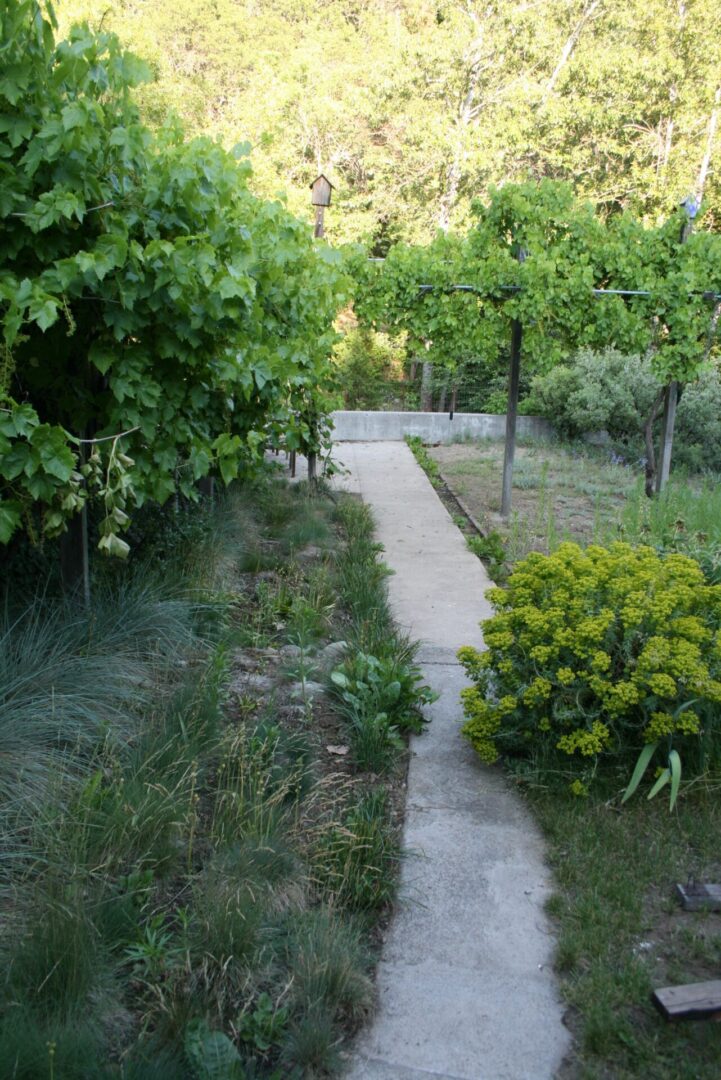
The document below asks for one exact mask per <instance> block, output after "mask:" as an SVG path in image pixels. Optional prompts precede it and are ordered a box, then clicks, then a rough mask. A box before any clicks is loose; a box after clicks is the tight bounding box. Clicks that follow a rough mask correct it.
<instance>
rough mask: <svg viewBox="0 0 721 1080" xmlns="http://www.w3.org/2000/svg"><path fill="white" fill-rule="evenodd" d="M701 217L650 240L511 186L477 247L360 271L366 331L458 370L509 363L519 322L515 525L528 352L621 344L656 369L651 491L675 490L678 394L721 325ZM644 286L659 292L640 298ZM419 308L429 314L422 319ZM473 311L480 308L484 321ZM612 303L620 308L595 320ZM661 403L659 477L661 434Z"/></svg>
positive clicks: (718, 255) (510, 417)
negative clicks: (470, 360) (484, 360)
mask: <svg viewBox="0 0 721 1080" xmlns="http://www.w3.org/2000/svg"><path fill="white" fill-rule="evenodd" d="M695 209H696V208H695V207H694V208H690V207H689V205H688V203H685V204H682V206H681V207H680V208H679V210H678V212H677V213H676V214H674V215H673V216H672V217H671V218H670V219H669V221H667V222H664V223H663V224H662V225H660V226H658V227H656V228H648V227H646V226H644V225H643V224H642V223H641V222H639V221H638V220H636V219H635V218H633V217H632V216H631V215H628V214H623V215H619V216H618V217H617V218H614V219H611V220H609V221H603V220H601V219H600V218H598V217H597V216H596V215H595V213H594V211H593V209H592V208H591V207H590V206H588V205H586V204H580V203H577V202H576V201H575V199H574V197H573V194H572V191H571V189H570V188H569V187H568V186H567V185H564V184H558V183H555V182H551V181H544V182H542V183H541V184H538V185H537V184H524V185H512V184H509V185H506V186H505V187H503V188H501V189H497V190H493V191H492V192H491V195H490V201H489V203H488V204H487V205H481V204H480V203H476V204H475V206H474V212H475V214H476V218H477V224H476V225H475V227H474V228H472V229H471V230H470V231H469V233H468V234H467V236H465V237H457V236H451V235H445V234H441V235H439V236H438V237H437V238H436V240H435V241H433V242H432V243H431V244H430V245H428V246H427V247H425V248H412V247H406V246H404V245H397V246H396V247H395V248H391V249H390V251H389V252H388V255H387V256H386V258H385V259H384V260H372V261H366V262H365V266H364V267H363V266H361V265H360V263H359V264H358V265H357V266H356V279H357V282H358V287H357V291H356V310H357V311H358V314H359V318H360V319H361V321H362V322H365V323H366V324H368V325H384V326H386V328H388V329H390V330H392V331H393V330H396V331H401V330H405V331H406V332H407V333H408V335H409V340H410V341H411V343H412V344H418V345H419V346H420V345H422V346H423V347H424V349H425V353H426V356H427V357H428V359H432V360H434V361H436V362H440V363H441V364H445V365H446V366H452V365H453V362H454V358H455V357H456V356H459V355H462V354H463V352H464V351H465V352H468V351H469V350H473V351H474V352H475V353H476V354H477V355H483V352H484V351H485V352H486V353H487V354H491V353H492V350H495V352H496V354H497V353H498V352H499V351H500V349H501V348H503V347H505V345H506V343H507V341H508V329H509V327H508V324H509V322H510V342H511V348H510V368H509V380H508V408H507V419H506V447H505V455H504V470H503V488H502V499H501V513H502V514H504V515H506V516H507V515H508V514H509V513H510V509H511V483H512V473H513V458H514V451H515V430H516V418H517V409H518V385H519V375H520V364H521V350H522V346H523V350H524V353H525V352H528V353H529V355H530V358H531V360H532V362H533V365H534V367H535V368H536V370H544V369H545V368H548V367H549V366H552V365H553V364H554V363H556V362H558V361H559V360H561V359H562V358H563V357H564V355H567V353H568V352H569V351H570V350H571V349H572V348H575V347H579V346H582V345H585V346H590V347H599V346H604V345H608V344H611V343H613V344H615V345H616V346H617V347H618V348H620V349H622V350H623V351H625V352H627V353H629V354H633V353H636V354H639V353H640V354H645V355H647V356H649V357H650V359H651V361H652V364H653V366H654V368H655V370H656V374H657V376H658V378H659V384H660V389H659V398H658V400H657V402H656V403H655V405H654V411H653V412H652V414H651V416H650V418H649V419H648V420H647V423H646V431H647V476H646V490H647V494H649V495H651V494H652V493H653V491H654V489H655V490H656V491H660V490H661V489H662V488H663V486H664V484H665V481H666V479H667V477H668V470H669V465H670V454H671V447H672V441H673V425H674V417H675V403H676V399H677V393H676V392H675V391H676V388H677V386H678V384H679V383H682V384H683V383H685V382H688V381H691V380H693V379H694V378H695V377H696V376H697V374H698V372H699V370H700V369H701V367H702V366H703V364H704V363H705V362H706V361H707V360H708V359H709V356H710V355H711V352H712V350H713V348H714V347H715V341H716V337H717V331H718V323H719V313H720V312H721V237H719V236H718V235H715V234H712V233H709V232H702V231H697V232H695V233H693V234H692V233H691V228H690V226H691V219H692V218H693V216H695ZM379 266H382V270H381V272H380V273H378V267H379ZM639 278H640V279H641V282H643V284H644V285H646V286H647V287H644V288H628V287H627V285H628V282H629V279H631V280H632V281H634V283H636V282H638V281H639ZM464 279H465V282H466V283H461V282H464ZM514 279H515V280H514ZM634 279H635V280H634ZM419 296H423V297H425V298H427V300H428V301H429V303H427V304H424V305H420V306H419V305H418V304H417V299H418V297H419ZM469 298H472V299H473V300H475V301H480V302H481V305H482V310H481V312H480V313H479V311H478V303H475V304H472V305H471V304H469V302H468V300H469ZM599 298H601V299H604V300H606V301H607V303H606V304H604V306H603V309H602V310H601V309H597V310H596V311H595V312H592V311H591V308H590V305H591V303H592V302H593V301H594V300H595V299H599ZM709 302H713V304H714V309H713V312H712V314H711V319H710V321H709V316H708V309H707V306H706V305H707V304H708V303H709ZM479 315H480V317H479ZM661 404H663V406H664V423H663V432H662V437H661V459H660V462H659V467H658V469H657V468H656V461H655V451H654V447H653V436H652V427H653V423H654V422H655V419H656V417H657V414H658V411H659V409H660V407H661ZM649 430H651V435H650V440H649ZM649 442H650V445H649Z"/></svg>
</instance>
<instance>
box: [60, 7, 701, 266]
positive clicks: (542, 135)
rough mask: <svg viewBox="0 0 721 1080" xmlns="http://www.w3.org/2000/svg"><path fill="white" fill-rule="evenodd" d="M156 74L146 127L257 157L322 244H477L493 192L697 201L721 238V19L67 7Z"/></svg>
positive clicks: (598, 200)
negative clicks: (560, 185) (562, 189)
mask: <svg viewBox="0 0 721 1080" xmlns="http://www.w3.org/2000/svg"><path fill="white" fill-rule="evenodd" d="M79 15H80V16H83V17H85V16H87V17H89V18H91V20H93V21H94V22H96V23H98V24H102V26H103V27H106V26H112V27H113V28H114V29H116V30H118V31H119V32H121V33H122V35H123V37H124V39H127V40H128V41H130V42H131V43H132V44H133V46H134V47H135V48H137V49H138V50H139V51H140V52H141V53H142V55H144V56H148V57H149V58H150V59H151V61H152V64H153V68H154V71H155V72H156V74H157V75H158V81H157V82H156V83H154V84H153V85H152V86H148V87H146V88H145V89H143V90H142V101H143V108H144V110H145V113H146V115H147V116H148V118H149V119H150V120H151V121H152V122H153V123H154V124H157V123H159V122H160V121H161V120H162V119H163V118H164V117H165V116H166V115H167V113H168V111H169V110H176V111H177V112H179V114H180V115H181V116H182V117H183V119H184V121H185V122H186V124H188V125H189V127H190V129H191V130H192V131H195V132H203V133H209V134H212V135H218V136H220V137H221V138H222V140H223V141H224V143H225V144H226V145H227V146H232V145H233V144H234V143H235V142H236V141H237V138H238V132H242V133H243V137H247V138H248V139H250V140H251V142H252V143H253V145H254V148H255V151H254V163H255V169H256V174H255V180H254V183H255V184H256V187H257V190H258V191H259V192H261V193H262V194H264V195H266V196H267V195H275V193H276V192H277V191H278V190H279V189H280V188H282V189H284V190H287V191H288V198H289V205H290V206H291V208H292V209H293V211H294V212H295V213H297V214H299V215H301V214H302V215H306V214H307V213H308V210H309V208H308V192H307V185H308V184H309V183H310V182H311V181H312V179H313V176H314V174H315V173H316V172H317V171H318V170H319V167H322V168H323V169H328V170H331V171H332V172H333V177H334V179H336V180H337V181H338V183H337V191H336V194H335V196H334V204H335V206H334V211H333V213H332V215H331V216H330V218H329V228H330V235H331V236H333V238H334V239H336V240H338V241H345V240H348V239H353V240H357V239H364V240H372V241H373V242H374V244H375V245H376V253H377V254H384V253H385V250H386V249H387V247H388V246H389V245H390V244H391V243H393V242H397V241H399V240H406V241H412V242H421V241H422V242H424V243H426V242H428V241H429V240H430V239H431V238H432V236H433V234H434V232H435V230H436V229H437V228H438V227H439V226H440V227H442V228H444V229H445V228H448V227H453V228H457V229H465V228H467V227H468V226H469V225H470V224H471V221H472V218H471V205H472V202H473V199H474V198H475V197H476V196H478V194H479V193H481V192H484V191H485V190H487V188H488V187H489V185H492V184H499V183H501V182H506V181H513V182H523V181H526V180H528V179H536V180H541V179H544V178H553V179H563V180H567V181H573V182H574V183H575V184H576V185H577V187H578V189H579V192H580V194H581V195H582V196H584V197H587V198H589V199H590V200H591V201H592V202H593V203H594V204H597V205H599V206H601V207H602V208H603V209H604V212H605V213H614V212H616V211H618V210H619V209H628V210H632V211H633V212H635V213H636V214H637V215H639V216H640V217H642V218H644V219H645V220H647V221H648V222H649V223H653V224H656V223H657V222H658V220H659V219H660V218H665V217H666V216H667V215H668V212H669V208H670V207H672V206H673V205H675V204H676V203H678V202H679V201H680V200H681V199H682V198H684V197H685V196H686V195H687V194H688V193H689V192H691V191H693V192H694V194H695V195H696V197H697V198H698V199H700V197H701V195H703V197H704V202H705V204H706V206H707V207H708V209H709V212H710V213H711V214H712V215H713V219H714V221H718V214H719V209H718V208H719V200H720V199H721V186H720V184H721V180H720V178H719V177H720V175H721V174H719V173H718V170H715V169H714V167H713V166H714V160H715V157H716V155H717V154H718V139H719V112H720V111H721V84H720V82H719V71H718V55H719V48H720V47H721V35H720V32H719V25H718V13H717V4H716V3H715V0H683V2H682V3H679V0H544V2H543V3H529V2H528V0H510V2H508V3H504V4H501V3H498V2H497V0H403V3H398V2H397V0H367V2H365V3H363V4H360V3H355V2H349V0H327V2H326V3H324V4H322V5H319V4H317V3H311V2H310V0H269V2H266V3H263V4H262V5H261V4H259V3H257V2H254V0H248V2H246V3H244V4H239V3H236V2H235V0H215V2H214V4H213V6H212V17H208V10H207V6H205V5H202V4H200V3H199V0H172V2H171V0H155V2H154V3H153V4H133V3H119V4H116V5H113V7H112V10H111V11H108V5H107V4H106V3H105V0H65V2H64V4H63V17H64V18H65V19H66V20H71V19H72V18H77V17H78V16H79Z"/></svg>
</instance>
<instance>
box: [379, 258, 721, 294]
mask: <svg viewBox="0 0 721 1080" xmlns="http://www.w3.org/2000/svg"><path fill="white" fill-rule="evenodd" d="M377 261H379V262H380V261H381V260H377ZM498 288H499V289H503V291H504V292H515V293H519V292H523V286H522V285H499V286H498ZM436 290H441V291H444V292H470V293H475V294H476V295H477V296H488V297H489V299H490V298H492V294H489V293H488V292H487V291H486V290H485V289H479V288H478V287H477V286H476V285H419V286H418V291H419V292H434V291H436ZM591 292H592V293H593V295H594V296H647V297H649V298H651V299H652V298H653V296H654V293H652V292H649V290H648V289H591ZM688 296H700V297H701V298H702V299H703V300H714V301H715V300H721V293H715V292H712V291H711V290H704V291H703V292H701V291H693V292H690V293H688Z"/></svg>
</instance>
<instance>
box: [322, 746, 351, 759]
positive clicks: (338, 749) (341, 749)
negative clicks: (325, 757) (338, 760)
mask: <svg viewBox="0 0 721 1080" xmlns="http://www.w3.org/2000/svg"><path fill="white" fill-rule="evenodd" d="M326 750H327V751H328V753H329V754H337V755H338V757H345V756H346V754H347V753H348V747H347V746H326Z"/></svg>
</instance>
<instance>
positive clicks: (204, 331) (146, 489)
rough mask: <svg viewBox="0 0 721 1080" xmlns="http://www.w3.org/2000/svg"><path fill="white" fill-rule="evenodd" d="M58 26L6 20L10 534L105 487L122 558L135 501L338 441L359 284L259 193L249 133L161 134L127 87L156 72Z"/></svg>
mask: <svg viewBox="0 0 721 1080" xmlns="http://www.w3.org/2000/svg"><path fill="white" fill-rule="evenodd" d="M55 26H56V24H55V17H54V14H53V10H52V7H51V6H50V5H49V4H47V5H45V4H42V3H40V2H37V0H19V2H18V3H14V4H12V5H11V6H10V7H9V8H8V9H7V11H6V12H5V13H4V17H3V21H2V27H1V28H0V35H1V37H0V40H1V44H2V50H3V56H4V57H5V68H6V71H7V73H8V74H7V78H6V79H5V80H4V82H3V84H2V86H1V87H0V105H1V108H2V112H3V115H4V117H5V119H4V121H3V125H4V126H3V131H2V133H0V138H1V139H2V153H3V159H4V160H5V162H6V164H7V169H6V172H5V173H4V174H3V177H2V180H0V202H1V203H2V205H3V206H5V207H8V208H13V209H12V212H11V211H10V209H8V213H7V214H6V216H5V218H4V228H5V232H6V240H7V244H6V256H7V257H6V258H5V260H4V263H3V267H2V271H0V332H1V333H2V346H1V347H2V363H1V368H2V370H1V374H2V378H1V380H0V408H2V413H0V542H3V543H5V542H7V541H8V540H9V539H10V538H11V536H12V535H13V533H14V532H16V531H17V530H19V529H22V528H24V529H25V530H26V531H27V532H28V534H29V535H30V536H32V537H33V538H34V537H36V536H38V535H43V534H47V535H54V534H56V533H58V532H60V531H62V529H63V528H64V527H65V524H66V523H67V521H68V520H69V519H70V518H71V517H72V516H73V515H75V514H76V513H77V512H78V510H79V509H80V508H81V506H82V504H83V502H84V500H85V499H86V497H87V496H88V495H97V496H98V497H99V498H100V501H101V504H102V505H103V507H104V510H105V516H104V518H103V521H102V525H101V530H100V532H101V536H100V543H101V548H102V550H103V551H105V552H107V553H109V554H119V555H125V554H127V549H126V547H125V546H124V545H125V543H126V542H125V541H123V540H121V539H120V536H119V531H120V530H121V529H122V528H124V527H125V526H126V525H127V523H128V521H127V518H128V516H129V513H128V512H129V511H130V510H131V509H132V507H133V506H136V505H140V504H142V503H144V502H146V501H156V502H163V501H164V500H165V499H167V498H168V497H169V496H170V495H171V494H173V493H174V492H180V493H182V494H183V495H184V496H186V497H188V498H190V499H197V497H198V493H197V482H198V480H199V479H200V478H202V477H203V476H206V475H207V474H209V473H210V472H213V473H214V474H216V475H217V476H218V477H219V478H220V479H221V480H222V481H223V482H224V483H226V484H227V483H229V482H230V481H231V480H233V479H234V478H235V477H237V476H238V473H239V470H240V469H241V468H244V467H247V466H248V465H249V464H250V463H251V462H253V461H255V460H257V459H258V458H259V457H260V456H261V454H262V451H263V449H264V447H265V446H266V445H268V444H270V445H275V446H278V445H280V443H281V442H283V443H284V444H285V445H286V446H287V447H288V448H290V449H296V450H300V451H302V452H305V453H318V452H319V451H320V449H321V448H322V447H323V445H325V443H326V441H327V436H328V422H327V416H326V414H327V411H328V409H329V408H330V406H331V404H332V402H331V399H330V397H329V394H328V391H327V384H328V382H329V380H330V377H331V373H332V369H331V364H330V359H329V355H330V351H331V349H332V346H333V344H334V343H335V341H336V339H337V335H336V332H335V330H334V329H333V326H332V322H333V318H334V316H335V313H336V311H337V309H338V307H339V306H340V304H341V303H342V302H343V298H344V296H345V294H346V292H347V289H346V286H345V285H344V284H343V281H344V278H343V275H342V271H341V266H340V260H339V258H338V256H336V255H334V254H333V253H332V252H331V251H330V250H329V249H328V248H326V247H325V246H324V245H320V244H314V243H313V241H312V238H311V236H310V234H309V231H308V229H307V228H306V226H305V225H304V224H303V223H301V222H299V221H297V220H295V219H294V218H292V216H291V215H290V214H289V213H288V212H287V211H286V210H285V209H284V208H283V206H282V205H281V203H279V202H262V201H261V200H259V199H257V198H256V197H255V196H253V195H252V194H251V193H250V191H249V190H248V187H247V179H248V175H249V167H248V164H247V161H246V159H245V154H246V150H247V148H246V147H245V146H243V145H238V146H237V147H236V148H235V150H234V152H232V153H231V152H227V151H225V150H223V149H222V148H221V146H220V144H219V143H218V142H214V141H212V140H211V139H195V140H193V141H187V142H186V141H185V137H184V133H183V131H182V129H181V127H180V126H179V124H178V123H177V122H169V123H168V124H166V125H165V126H164V127H163V128H162V129H161V130H160V131H157V132H153V131H151V130H150V129H149V128H147V127H146V126H145V125H144V124H143V123H142V121H141V118H140V115H139V112H138V110H137V108H136V106H135V105H134V103H133V101H132V98H131V90H132V89H133V88H134V87H137V86H138V85H140V84H141V83H142V82H144V81H146V80H147V79H148V77H149V71H148V69H147V67H146V66H145V65H144V64H143V63H142V62H141V61H139V60H138V59H137V58H136V57H134V56H132V55H131V54H129V53H128V52H126V51H124V50H123V48H122V47H121V45H120V43H119V41H118V39H117V38H116V37H115V36H114V35H113V34H111V33H108V32H105V31H100V32H98V33H94V32H92V31H91V30H90V29H89V27H88V26H87V25H84V26H77V27H74V28H73V29H72V30H71V31H70V35H69V38H68V40H66V41H60V42H56V40H55ZM40 356H42V358H43V359H42V362H39V360H38V357H40ZM40 417H42V418H43V422H42V423H41V422H40V419H39V418H40ZM121 435H122V436H123V439H122V451H121V448H120V446H119V444H118V440H119V438H120V436H121ZM87 443H90V445H92V446H93V451H92V454H91V456H90V459H89V460H88V461H87V462H83V459H82V455H81V452H80V451H81V448H82V447H84V446H85V445H86V444H87ZM95 481H97V484H95ZM95 487H97V490H95Z"/></svg>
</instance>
